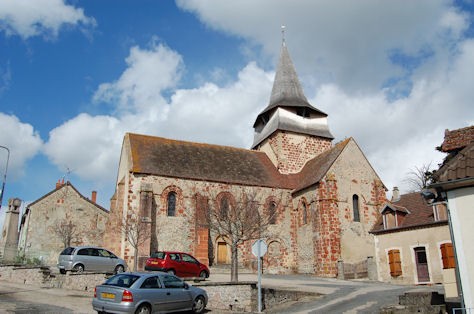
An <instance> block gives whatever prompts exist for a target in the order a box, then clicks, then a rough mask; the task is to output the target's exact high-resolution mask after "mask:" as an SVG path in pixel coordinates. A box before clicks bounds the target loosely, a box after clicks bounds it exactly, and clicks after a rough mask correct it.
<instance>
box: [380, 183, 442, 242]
mask: <svg viewBox="0 0 474 314" xmlns="http://www.w3.org/2000/svg"><path fill="white" fill-rule="evenodd" d="M432 206H433V205H431V204H427V203H426V202H425V200H424V199H423V197H422V196H421V194H420V193H419V192H414V193H409V194H403V195H400V199H399V200H398V201H395V202H394V201H392V202H388V203H386V204H385V205H384V206H383V207H382V208H381V212H384V211H386V210H388V209H391V210H393V209H396V210H397V211H401V212H403V213H404V214H405V217H404V219H402V220H401V221H400V222H399V225H398V227H395V228H390V229H384V225H383V218H382V216H380V217H379V219H378V220H377V222H376V224H375V225H374V228H373V229H372V231H371V233H374V234H377V233H388V232H397V231H400V230H405V229H407V228H416V227H426V226H430V225H434V224H447V222H448V221H447V220H441V221H435V218H434V214H433V207H432Z"/></svg>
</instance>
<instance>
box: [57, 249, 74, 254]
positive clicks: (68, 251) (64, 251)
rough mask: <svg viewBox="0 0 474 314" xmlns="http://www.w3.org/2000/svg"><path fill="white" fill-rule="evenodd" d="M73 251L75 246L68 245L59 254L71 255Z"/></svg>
mask: <svg viewBox="0 0 474 314" xmlns="http://www.w3.org/2000/svg"><path fill="white" fill-rule="evenodd" d="M72 252H74V248H73V247H67V248H65V249H64V250H63V251H62V252H61V254H59V255H71V254H72Z"/></svg>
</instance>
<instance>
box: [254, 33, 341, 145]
mask: <svg viewBox="0 0 474 314" xmlns="http://www.w3.org/2000/svg"><path fill="white" fill-rule="evenodd" d="M279 109H283V110H285V112H287V113H288V114H283V113H281V112H279ZM326 118H327V114H326V113H324V112H322V111H321V110H319V109H316V108H315V107H313V106H312V105H311V104H310V103H309V102H308V100H307V99H306V96H305V95H304V93H303V88H302V87H301V84H300V81H299V79H298V75H297V74H296V70H295V67H294V65H293V62H292V61H291V58H290V54H289V52H288V49H287V47H286V42H285V39H284V38H283V40H282V45H281V51H280V59H279V61H278V66H277V70H276V73H275V80H274V82H273V88H272V93H271V95H270V102H269V104H268V106H267V107H266V108H265V109H264V110H263V111H262V112H261V113H260V114H259V115H258V116H257V119H256V120H255V123H254V125H253V127H254V129H255V135H254V143H253V145H252V147H253V148H255V147H257V146H258V145H259V144H260V143H261V142H262V141H263V140H264V139H265V138H267V137H268V136H270V135H271V134H272V133H273V132H275V131H276V130H282V131H291V132H294V133H301V134H308V135H314V136H319V137H323V138H327V139H330V140H332V139H333V138H334V137H333V136H332V134H331V132H329V127H328V125H327V121H326Z"/></svg>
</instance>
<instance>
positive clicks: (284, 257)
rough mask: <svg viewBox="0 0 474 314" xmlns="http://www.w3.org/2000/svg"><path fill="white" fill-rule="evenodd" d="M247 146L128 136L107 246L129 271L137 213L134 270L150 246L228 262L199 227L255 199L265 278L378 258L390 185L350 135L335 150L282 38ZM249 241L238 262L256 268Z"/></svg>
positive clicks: (222, 248)
mask: <svg viewBox="0 0 474 314" xmlns="http://www.w3.org/2000/svg"><path fill="white" fill-rule="evenodd" d="M253 128H254V130H255V133H254V142H253V145H252V148H251V149H241V148H235V147H228V146H220V145H211V144H203V143H194V142H185V141H179V140H171V139H166V138H161V137H155V136H148V135H139V134H131V133H127V134H126V135H125V136H124V140H123V146H122V152H121V157H120V164H119V169H118V176H117V183H116V191H115V194H114V196H113V197H112V199H111V208H110V215H109V222H108V225H107V226H106V232H105V235H104V246H105V247H107V248H109V249H111V250H113V251H114V252H116V253H117V254H119V255H121V256H122V257H124V258H125V259H126V260H127V261H128V263H129V265H133V258H134V257H133V255H134V254H133V252H134V249H133V248H132V247H131V246H130V244H129V243H128V242H127V240H126V237H125V236H124V235H123V234H122V235H121V232H120V230H121V226H122V225H123V223H124V221H125V220H126V219H127V218H129V217H131V216H133V215H138V216H139V217H140V219H141V222H143V223H144V224H145V223H146V224H147V228H149V231H150V237H149V239H147V241H146V243H144V244H143V245H141V246H140V248H139V260H138V262H139V268H140V267H143V264H144V260H145V259H146V257H148V256H149V255H150V253H151V252H153V251H155V250H177V251H185V252H189V253H191V254H193V255H194V256H196V257H197V258H198V259H199V260H201V261H202V262H205V263H209V264H212V265H215V264H228V263H230V246H229V245H228V244H227V243H226V239H225V238H223V237H221V236H220V235H219V234H214V233H213V232H211V231H210V230H209V229H208V228H206V227H205V224H204V223H203V221H202V220H203V217H205V213H206V210H207V209H208V208H209V207H212V208H221V207H224V206H229V204H231V205H230V206H232V204H235V202H237V201H238V200H239V199H240V196H241V195H242V193H248V192H249V191H250V192H251V193H254V195H256V198H257V199H256V201H257V202H258V208H259V210H260V211H261V213H263V214H268V213H270V214H274V216H275V219H273V220H272V221H271V224H270V225H269V226H268V230H267V232H266V236H265V238H264V239H265V241H266V243H267V245H268V252H267V254H266V255H265V257H264V261H263V262H264V269H265V272H268V273H292V272H297V273H311V274H315V275H318V276H325V277H335V276H337V262H338V261H343V262H344V263H359V262H361V261H364V260H366V259H367V257H368V256H374V239H373V236H372V235H371V234H370V233H369V231H370V230H371V229H372V228H373V226H374V224H375V222H376V221H377V219H378V217H379V215H380V214H379V211H378V210H379V207H380V206H381V205H382V204H383V203H384V202H385V200H386V195H385V192H386V188H385V186H384V185H383V183H382V182H381V180H380V178H379V176H378V175H377V173H376V172H375V171H374V169H373V168H372V166H371V165H370V163H369V161H368V160H367V158H366V157H365V156H364V153H363V152H362V151H361V149H360V148H359V146H358V145H357V143H356V142H355V140H354V139H353V138H348V139H346V140H344V141H341V142H339V143H336V144H334V143H333V139H334V138H333V136H332V135H331V132H330V130H329V126H328V123H327V114H326V113H324V112H322V111H321V110H319V109H317V108H315V107H314V106H312V105H311V104H310V103H309V102H308V100H307V99H306V96H305V95H304V93H303V90H302V87H301V85H300V82H299V80H298V76H297V74H296V71H295V68H294V66H293V63H292V61H291V59H290V56H289V53H288V50H287V47H286V44H285V43H284V42H283V45H282V47H281V54H280V59H279V64H278V67H277V71H276V75H275V81H274V85H273V89H272V92H271V97H270V102H269V104H268V105H267V106H266V108H265V109H264V110H263V111H262V112H261V113H260V114H259V115H258V116H257V117H256V119H255V123H254V125H253ZM251 244H252V243H251V242H250V241H248V242H247V243H244V244H243V245H241V246H240V247H239V263H240V265H241V266H244V267H250V266H251V265H252V264H253V263H254V262H255V257H254V256H253V255H252V253H251Z"/></svg>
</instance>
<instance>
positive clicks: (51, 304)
mask: <svg viewBox="0 0 474 314" xmlns="http://www.w3.org/2000/svg"><path fill="white" fill-rule="evenodd" d="M229 280H230V275H229V274H213V275H211V278H209V281H214V282H222V281H229ZM239 281H257V275H255V274H239ZM262 286H265V287H269V288H278V289H285V290H297V291H306V292H315V293H319V294H324V296H322V297H320V298H318V299H316V300H305V301H303V302H293V303H289V304H286V305H285V306H283V307H281V308H279V309H273V310H272V311H271V313H345V314H357V313H364V314H365V313H378V310H379V309H380V307H381V306H383V305H389V304H396V303H397V302H398V295H400V294H403V293H405V292H407V291H411V290H417V291H420V290H427V289H429V290H434V291H438V292H440V293H443V288H442V286H439V285H436V286H396V285H389V284H384V283H378V282H365V281H341V280H336V279H327V278H317V277H313V276H310V275H264V276H263V277H262ZM92 296H93V291H75V290H66V289H46V288H40V287H33V286H26V285H21V284H13V283H9V282H5V281H0V313H94V311H92V306H91V300H92ZM208 313H224V312H223V311H215V310H212V309H211V310H210V311H209V312H208ZM225 313H230V312H228V311H227V312H225Z"/></svg>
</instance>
